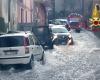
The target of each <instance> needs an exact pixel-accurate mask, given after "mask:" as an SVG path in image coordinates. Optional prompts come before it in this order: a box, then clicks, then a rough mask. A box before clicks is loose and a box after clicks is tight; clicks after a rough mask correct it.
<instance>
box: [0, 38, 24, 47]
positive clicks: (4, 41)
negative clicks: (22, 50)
mask: <svg viewBox="0 0 100 80" xmlns="http://www.w3.org/2000/svg"><path fill="white" fill-rule="evenodd" d="M22 45H24V37H22V36H8V37H0V47H15V46H22Z"/></svg>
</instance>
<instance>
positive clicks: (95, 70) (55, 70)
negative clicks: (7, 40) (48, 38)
mask: <svg viewBox="0 0 100 80" xmlns="http://www.w3.org/2000/svg"><path fill="white" fill-rule="evenodd" d="M71 33H72V36H73V38H74V43H75V44H74V45H59V46H55V47H54V49H53V50H46V51H45V55H46V64H45V65H41V64H40V62H37V61H35V65H33V69H32V70H22V69H19V70H16V69H14V68H10V69H9V70H4V71H2V70H0V80H100V61H99V60H100V49H99V48H100V39H99V38H98V37H96V36H95V35H94V34H93V33H92V32H89V31H85V30H84V31H81V33H75V32H74V31H72V32H71Z"/></svg>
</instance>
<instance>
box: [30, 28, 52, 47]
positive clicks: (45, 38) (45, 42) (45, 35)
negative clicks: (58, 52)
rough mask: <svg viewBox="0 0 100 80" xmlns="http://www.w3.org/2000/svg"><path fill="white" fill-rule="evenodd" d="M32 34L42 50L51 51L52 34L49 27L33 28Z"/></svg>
mask: <svg viewBox="0 0 100 80" xmlns="http://www.w3.org/2000/svg"><path fill="white" fill-rule="evenodd" d="M32 32H33V33H34V34H35V36H37V38H38V40H39V41H40V43H41V45H42V46H43V48H44V49H47V48H48V49H53V48H54V46H53V42H52V33H51V30H50V29H49V26H38V27H37V26H36V27H33V29H32Z"/></svg>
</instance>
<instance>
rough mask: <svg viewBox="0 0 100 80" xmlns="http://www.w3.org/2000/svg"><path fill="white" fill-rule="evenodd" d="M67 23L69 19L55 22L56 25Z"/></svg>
mask: <svg viewBox="0 0 100 80" xmlns="http://www.w3.org/2000/svg"><path fill="white" fill-rule="evenodd" d="M66 23H67V20H55V22H54V24H56V25H65V24H66Z"/></svg>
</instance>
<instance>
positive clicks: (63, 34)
mask: <svg viewBox="0 0 100 80" xmlns="http://www.w3.org/2000/svg"><path fill="white" fill-rule="evenodd" d="M53 34H54V35H69V33H53Z"/></svg>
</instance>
